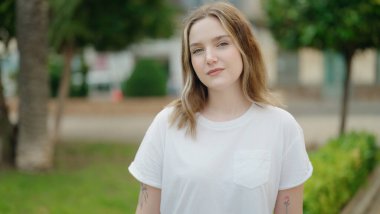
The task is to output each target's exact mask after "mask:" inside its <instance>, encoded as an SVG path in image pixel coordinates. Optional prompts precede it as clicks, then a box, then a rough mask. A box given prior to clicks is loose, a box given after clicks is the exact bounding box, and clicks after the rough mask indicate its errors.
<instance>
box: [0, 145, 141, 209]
mask: <svg viewBox="0 0 380 214" xmlns="http://www.w3.org/2000/svg"><path fill="white" fill-rule="evenodd" d="M136 150H137V145H126V144H112V143H110V142H99V143H91V144H89V143H86V144H83V143H76V142H71V143H65V144H61V145H59V146H58V148H57V153H56V157H55V166H56V167H55V169H53V170H51V171H48V172H41V173H22V172H18V171H16V170H11V169H5V170H4V169H3V170H2V171H1V172H0V213H2V214H3V213H4V214H7V213H9V214H16V213H17V214H24V213H28V214H45V213H46V214H66V213H67V214H76V213H78V214H79V213H80V214H83V213H91V214H97V213H99V214H100V213H102V214H103V213H107V214H118V213H123V214H125V213H127V214H128V213H134V212H135V208H136V204H137V197H138V192H139V184H138V182H137V181H136V180H135V179H134V178H133V177H132V176H131V175H130V174H129V172H128V166H129V164H130V162H131V161H132V160H133V157H134V155H135V152H136Z"/></svg>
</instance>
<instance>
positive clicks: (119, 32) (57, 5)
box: [50, 0, 176, 51]
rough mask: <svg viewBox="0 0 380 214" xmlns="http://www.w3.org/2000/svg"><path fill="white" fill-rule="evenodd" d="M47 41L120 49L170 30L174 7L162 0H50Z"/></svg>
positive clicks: (102, 48) (60, 45) (57, 46)
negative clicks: (50, 12)
mask: <svg viewBox="0 0 380 214" xmlns="http://www.w3.org/2000/svg"><path fill="white" fill-rule="evenodd" d="M50 5H51V8H52V19H51V26H50V39H51V43H52V44H53V46H54V47H55V48H56V49H57V50H61V48H62V47H63V46H65V45H73V46H74V47H83V46H85V45H89V44H90V45H94V46H95V48H96V49H98V50H100V51H104V50H120V49H124V48H125V47H126V46H128V45H129V44H132V43H134V42H136V41H139V40H141V39H144V38H146V37H148V38H156V37H169V36H170V35H172V34H173V32H174V29H175V26H174V15H175V12H176V10H175V9H174V8H173V7H172V6H171V5H170V4H168V2H167V1H166V0H149V1H148V0H141V1H135V0H113V1H108V2H107V3H105V2H104V1H103V0H50Z"/></svg>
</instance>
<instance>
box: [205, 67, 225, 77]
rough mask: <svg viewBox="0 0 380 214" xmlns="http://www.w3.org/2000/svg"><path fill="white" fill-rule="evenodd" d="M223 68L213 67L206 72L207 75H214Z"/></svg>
mask: <svg viewBox="0 0 380 214" xmlns="http://www.w3.org/2000/svg"><path fill="white" fill-rule="evenodd" d="M223 70H224V69H223V68H215V69H212V70H209V71H208V72H207V73H206V74H207V75H209V76H215V75H218V74H219V73H220V72H222V71H223Z"/></svg>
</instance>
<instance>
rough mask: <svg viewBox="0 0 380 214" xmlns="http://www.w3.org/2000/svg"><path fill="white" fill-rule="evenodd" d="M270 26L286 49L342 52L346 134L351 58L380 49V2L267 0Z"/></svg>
mask: <svg viewBox="0 0 380 214" xmlns="http://www.w3.org/2000/svg"><path fill="white" fill-rule="evenodd" d="M265 8H266V12H267V14H268V17H267V18H268V20H267V22H268V25H269V28H270V29H271V31H272V33H273V34H274V37H275V38H276V40H277V41H278V42H279V44H280V46H282V47H283V48H285V49H297V48H300V47H314V48H318V49H322V50H334V51H337V52H340V53H341V54H342V55H343V56H344V59H345V64H346V66H345V69H346V72H345V78H344V84H343V87H344V88H343V96H342V102H341V122H340V129H339V134H340V135H342V134H343V133H344V131H345V124H346V116H347V108H348V107H347V103H348V99H349V88H350V84H351V83H350V82H351V80H350V79H351V63H352V57H353V55H354V54H355V52H356V51H357V50H360V49H365V48H371V47H375V48H379V47H380V1H378V0H365V1H356V0H335V1H329V0H320V1H315V0H267V1H266V2H265Z"/></svg>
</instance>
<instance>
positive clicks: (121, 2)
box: [50, 0, 175, 142]
mask: <svg viewBox="0 0 380 214" xmlns="http://www.w3.org/2000/svg"><path fill="white" fill-rule="evenodd" d="M50 3H51V9H52V10H51V18H52V22H51V27H50V41H51V44H52V45H53V47H55V49H56V50H57V51H58V52H60V53H63V54H64V56H65V66H64V72H63V74H62V77H61V83H60V90H59V94H58V104H57V111H56V113H55V122H54V124H55V125H54V131H53V133H54V134H53V139H54V141H55V142H58V140H59V127H60V121H61V117H62V114H63V110H64V100H65V99H66V97H67V94H68V89H69V80H70V73H71V72H70V62H71V60H72V57H73V55H74V53H75V52H77V51H80V50H81V49H82V48H83V47H84V46H86V45H93V46H95V48H96V49H97V50H100V51H108V50H121V49H125V48H126V47H127V46H128V45H130V44H132V43H134V42H137V41H139V40H142V39H144V38H146V37H150V38H157V37H169V36H170V35H172V33H173V31H174V27H175V26H174V14H175V10H174V8H172V7H171V6H170V5H169V4H168V2H166V1H165V0H141V1H134V0H113V1H108V2H104V1H102V0H50Z"/></svg>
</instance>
